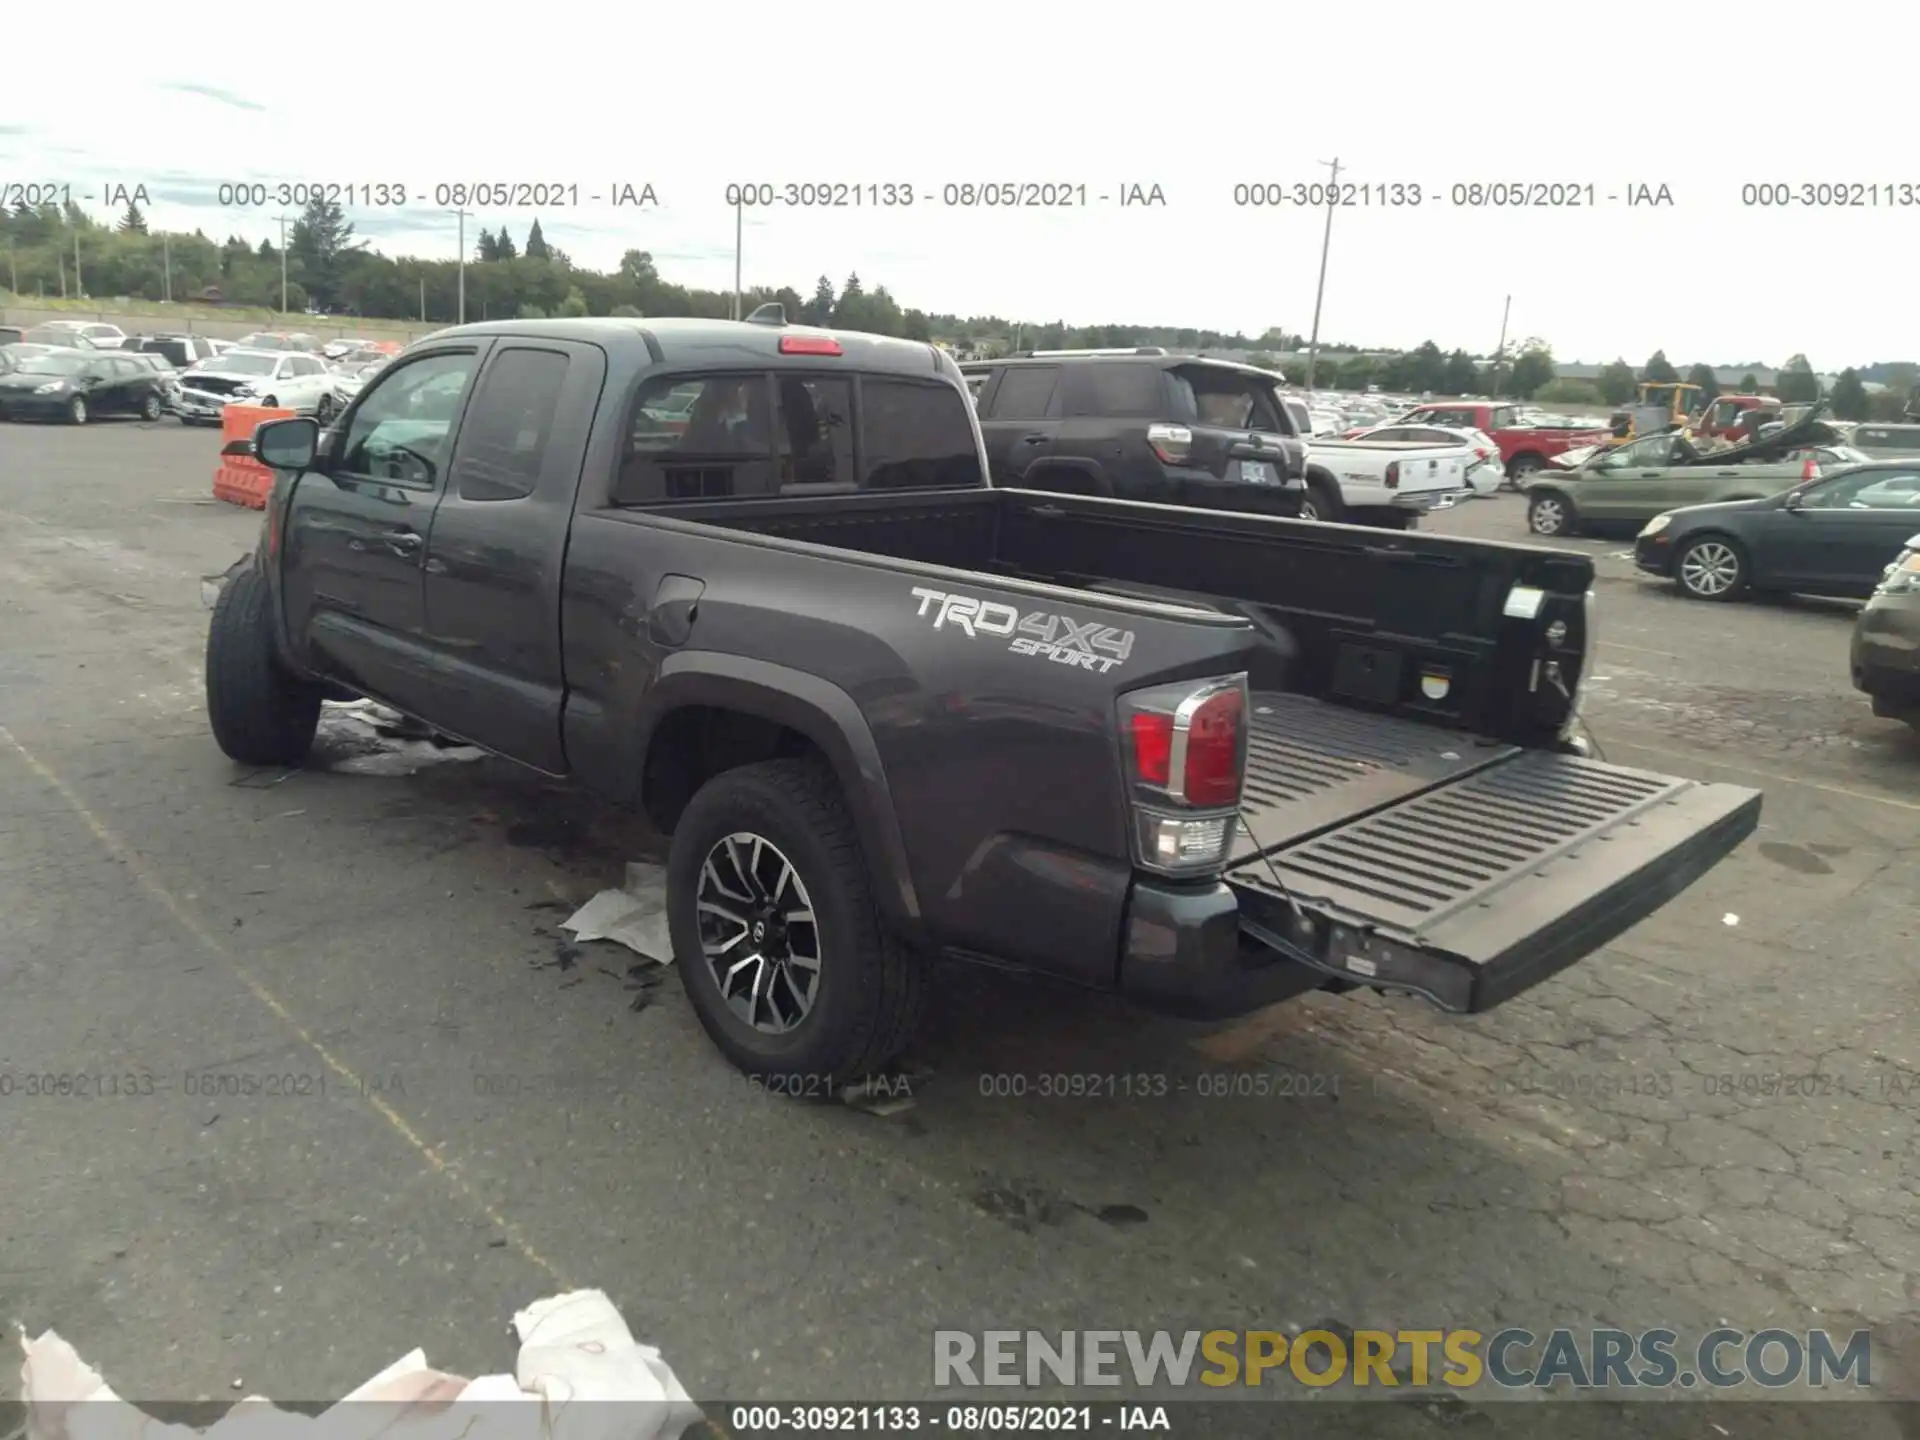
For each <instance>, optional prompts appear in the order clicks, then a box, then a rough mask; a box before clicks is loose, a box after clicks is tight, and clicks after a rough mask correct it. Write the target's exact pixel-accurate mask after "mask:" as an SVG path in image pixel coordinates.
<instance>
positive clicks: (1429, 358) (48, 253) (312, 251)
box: [0, 199, 1920, 419]
mask: <svg viewBox="0 0 1920 1440" xmlns="http://www.w3.org/2000/svg"><path fill="white" fill-rule="evenodd" d="M0 247H4V249H5V251H6V259H7V264H8V272H7V276H6V279H7V283H8V287H9V288H10V289H11V290H12V291H13V292H14V293H15V294H18V295H22V296H25V295H32V294H36V293H37V294H40V295H62V296H65V295H73V296H81V295H96V296H98V295H106V296H126V297H129V298H140V299H144V300H162V299H172V300H175V301H183V302H202V303H223V304H229V305H245V306H257V307H261V308H266V309H286V310H292V311H300V310H305V309H307V308H308V307H309V306H313V307H316V308H318V309H321V310H323V311H325V312H327V313H329V314H334V315H344V316H358V317H363V318H367V319H391V320H419V321H423V322H426V323H428V324H435V323H441V324H450V323H453V322H454V321H455V320H456V319H458V317H459V304H460V301H459V295H460V288H461V277H460V270H461V266H460V265H459V263H458V262H457V261H454V260H429V259H422V258H420V257H418V256H388V255H385V254H382V253H381V252H379V251H377V250H374V249H372V248H371V246H370V245H369V243H368V242H367V241H365V240H363V239H361V238H359V237H357V236H356V235H355V233H354V227H353V225H352V223H351V222H350V221H348V220H347V218H346V216H345V214H344V212H343V211H342V209H341V207H340V206H339V205H338V204H332V203H328V202H327V201H325V200H323V199H317V200H315V201H314V202H313V203H311V204H309V205H308V206H307V207H306V209H305V210H304V212H303V213H302V214H301V215H300V216H299V218H298V219H296V220H295V221H294V222H293V223H292V224H291V226H289V227H288V230H287V232H286V253H285V254H284V255H282V254H281V252H280V250H279V248H278V247H276V246H275V245H274V244H273V242H272V241H270V240H263V241H261V242H260V243H258V244H257V245H256V244H251V243H249V242H248V241H246V240H244V239H242V238H241V237H239V236H229V237H228V238H227V239H226V240H225V241H216V240H214V239H212V238H210V237H209V236H207V235H206V234H205V233H204V232H202V231H198V230H196V231H193V232H191V233H167V234H162V233H159V232H156V231H154V230H153V229H152V228H151V227H150V226H149V225H148V223H147V219H146V216H145V215H144V214H143V213H142V212H141V211H140V209H139V208H138V206H136V205H129V206H128V208H127V210H126V211H125V212H124V213H123V214H122V215H121V216H120V218H119V220H118V223H117V224H113V225H108V224H103V223H102V222H100V221H99V220H96V219H95V218H94V217H92V216H90V215H89V214H87V213H86V211H85V210H83V209H82V208H81V207H80V206H78V205H76V204H73V203H72V202H69V203H67V204H66V205H64V206H59V205H45V206H42V207H40V208H38V209H34V208H31V207H29V206H27V205H26V204H25V203H24V202H22V203H21V204H20V205H18V206H16V207H15V208H14V209H13V210H12V211H11V212H8V211H5V210H4V209H0ZM465 271H466V275H465V290H466V315H467V318H468V319H469V320H487V319H503V318H505V319H510V318H525V319H538V318H542V317H545V316H550V315H559V316H570V315H627V316H671V315H686V316H699V317H704V318H709V319H723V318H726V317H728V316H730V315H731V314H732V313H733V303H734V297H733V294H732V292H731V291H725V290H702V289H698V288H696V287H691V286H685V285H677V284H674V283H672V282H671V281H669V280H667V279H666V278H664V277H663V276H662V275H661V274H660V273H659V270H658V268H657V267H656V266H655V264H654V260H653V256H652V255H651V254H650V253H649V252H647V251H645V250H638V249H635V250H628V251H627V252H626V253H625V254H624V255H623V256H622V257H621V259H620V263H619V265H618V266H617V267H615V268H614V269H613V270H611V271H598V270H592V269H588V268H587V267H585V266H581V265H577V264H575V263H574V262H573V260H572V259H571V258H570V257H569V256H568V255H567V254H566V253H565V252H564V251H563V250H561V249H560V248H559V247H557V246H555V245H553V244H551V243H550V242H549V241H548V240H547V238H546V236H545V234H544V233H543V231H542V230H541V227H540V222H539V221H538V220H537V219H536V220H534V221H533V222H532V224H531V225H530V227H529V228H528V230H527V232H526V235H525V238H524V240H518V241H517V240H516V239H515V238H514V236H513V235H512V234H511V233H510V232H509V231H508V230H507V228H506V227H505V226H502V227H500V228H499V229H498V230H484V229H483V230H482V231H481V232H480V235H479V237H478V240H477V242H476V244H475V247H474V253H473V255H472V257H471V259H470V260H469V262H468V263H467V265H466V267H465ZM770 301H773V302H778V303H780V304H782V305H784V306H785V307H786V312H787V314H788V316H789V317H791V318H793V319H795V320H798V321H801V322H803V323H806V324H811V325H831V326H834V327H836V328H839V329H845V330H860V331H866V332H869V333H873V334H881V335H894V336H899V337H902V338H905V339H912V340H933V339H938V340H941V341H943V342H945V343H948V344H950V345H953V346H955V347H957V348H959V349H961V350H963V351H972V352H977V353H980V354H983V355H993V354H1000V353H1005V352H1006V351H1008V350H1010V349H1016V348H1018V349H1046V350H1054V349H1070V348H1080V347H1086V348H1127V347H1132V346H1143V345H1158V346H1165V347H1166V348H1168V349H1174V350H1234V351H1243V352H1246V353H1247V354H1248V355H1249V358H1250V359H1251V360H1252V361H1253V363H1255V364H1258V365H1262V366H1264V367H1265V368H1268V369H1275V370H1279V371H1280V372H1281V373H1283V374H1285V375H1286V377H1287V379H1288V380H1289V381H1291V382H1292V383H1294V384H1304V383H1305V381H1306V378H1307V376H1306V369H1307V367H1306V365H1305V363H1304V362H1303V361H1301V360H1299V359H1296V358H1291V357H1290V356H1289V352H1297V351H1298V350H1300V349H1302V348H1304V346H1305V343H1306V342H1305V339H1304V337H1302V336H1300V335H1297V334H1292V333H1290V332H1287V331H1285V330H1282V329H1279V328H1272V329H1269V330H1267V331H1265V332H1264V333H1262V334H1260V335H1258V336H1254V337H1249V336H1246V335H1244V334H1242V333H1239V332H1234V333H1227V332H1224V331H1218V330H1205V329H1196V328H1188V327H1175V326H1155V325H1119V324H1108V325H1078V326H1075V325H1068V324H1066V323H1065V322H1064V321H1053V322H1050V323H1039V324H1035V323H1032V322H1016V321H1010V320H1007V319H1005V318H1003V317H1000V316H993V315H985V316H968V317H961V316H958V315H951V314H943V313H937V312H931V311H926V310H920V309H917V308H914V307H911V306H902V305H901V304H900V303H899V302H898V301H897V300H896V299H895V298H894V297H893V295H892V294H890V293H889V292H888V290H887V288H886V287H885V286H884V285H873V286H869V285H868V284H866V283H865V282H864V281H862V279H861V278H860V276H859V275H858V274H853V275H849V276H848V277H847V279H846V280H844V281H843V282H841V283H840V284H839V285H837V286H836V285H835V284H834V283H833V281H832V280H831V279H829V278H828V277H827V276H824V275H823V276H821V277H820V278H819V279H818V280H817V281H816V282H815V283H814V286H813V289H812V291H811V292H810V293H809V294H806V295H802V294H801V293H800V292H799V291H798V290H795V289H793V288H791V287H788V286H778V287H765V286H759V287H755V288H753V289H752V290H750V291H747V292H745V293H743V295H742V296H741V304H742V309H743V312H744V311H747V310H751V309H753V308H754V307H755V306H757V305H761V304H765V303H767V302H770ZM1872 368H1873V370H1875V371H1877V372H1884V373H1882V374H1881V375H1880V376H1879V378H1881V379H1882V380H1884V381H1885V382H1886V383H1887V384H1888V386H1889V388H1888V391H1887V392H1886V393H1883V394H1878V395H1875V394H1871V393H1870V392H1868V390H1867V389H1866V386H1865V377H1863V375H1862V374H1861V372H1860V371H1859V370H1858V369H1848V370H1845V371H1843V372H1842V373H1841V374H1840V376H1839V377H1838V380H1837V382H1836V384H1835V385H1834V387H1833V390H1832V393H1831V395H1829V396H1828V397H1827V398H1828V399H1829V400H1830V401H1831V403H1832V405H1833V408H1834V411H1835V413H1836V414H1837V415H1839V416H1840V417H1841V418H1844V419H1869V418H1894V417H1896V416H1897V415H1898V414H1899V411H1900V408H1901V406H1902V404H1903V403H1904V402H1905V399H1906V396H1907V393H1908V390H1909V389H1910V388H1911V386H1912V385H1913V383H1915V380H1916V378H1920V377H1916V374H1915V367H1913V366H1909V365H1892V366H1875V367H1872ZM1680 378H1681V376H1680V374H1679V372H1678V371H1677V369H1676V368H1675V367H1674V366H1673V365H1672V364H1671V363H1669V362H1668V360H1667V357H1666V354H1665V353H1664V352H1663V351H1655V352H1654V353H1653V355H1652V356H1651V357H1649V359H1648V360H1647V363H1646V364H1645V365H1644V366H1642V367H1641V368H1640V369H1639V370H1638V371H1636V370H1635V369H1634V367H1633V366H1631V365H1629V364H1628V363H1627V362H1626V361H1625V360H1624V359H1620V360H1616V361H1615V362H1614V363H1613V364H1611V365H1609V366H1607V367H1605V368H1604V369H1603V370H1602V371H1601V372H1600V374H1599V376H1598V377H1597V378H1596V379H1594V380H1591V381H1588V380H1583V379H1577V378H1573V377H1566V378H1561V377H1560V376H1559V375H1558V372H1557V367H1556V365H1555V362H1554V358H1553V352H1552V347H1551V346H1550V345H1549V344H1548V343H1547V342H1546V341H1544V340H1540V339H1530V340H1525V341H1522V342H1521V343H1520V344H1518V345H1516V346H1514V347H1512V349H1511V351H1510V353H1509V354H1508V355H1504V356H1501V357H1498V358H1497V359H1496V360H1495V361H1488V360H1487V359H1485V358H1483V357H1479V356H1475V355H1472V354H1469V353H1468V352H1466V351H1464V350H1453V351H1443V350H1441V348H1440V347H1439V346H1438V345H1437V344H1435V343H1434V342H1433V341H1431V340H1429V341H1426V342H1425V343H1423V344H1421V345H1418V346H1416V347H1415V348H1414V349H1412V350H1408V351H1404V352H1399V353H1392V354H1382V353H1367V352H1363V351H1362V350H1361V349H1360V347H1358V346H1353V345H1345V344H1327V345H1323V346H1322V347H1321V349H1320V353H1319V355H1318V358H1317V361H1316V364H1315V374H1314V380H1315V383H1316V384H1318V385H1321V386H1325V387H1327V388H1333V389H1341V390H1366V389H1367V388H1369V387H1370V386H1378V387H1379V388H1380V389H1381V390H1384V391H1389V392H1397V393H1402V394H1405V393H1431V394H1435V395H1474V394H1495V393H1497V394H1499V395H1501V396H1511V397H1514V398H1516V399H1522V400H1534V401H1538V402H1540V403H1543V404H1604V405H1618V404H1621V403H1623V402H1625V401H1627V400H1630V399H1631V398H1632V397H1633V395H1634V393H1635V391H1636V389H1637V387H1638V385H1639V384H1640V382H1641V381H1642V380H1653V381H1673V380H1678V379H1680ZM1686 378H1687V379H1688V380H1690V381H1691V382H1693V383H1694V384H1697V385H1700V386H1701V387H1702V388H1703V389H1704V390H1706V391H1707V393H1708V394H1709V395H1714V394H1717V393H1718V391H1719V387H1718V385H1717V383H1716V381H1715V377H1714V373H1713V371H1712V369H1711V368H1710V367H1708V366H1707V365H1704V364H1696V365H1693V366H1692V367H1690V369H1689V370H1688V372H1687V375H1686ZM1740 388H1741V390H1743V391H1747V392H1752V391H1754V390H1757V389H1758V379H1757V377H1756V376H1755V375H1753V374H1751V373H1749V374H1748V375H1746V376H1744V377H1743V379H1742V381H1741V387H1740ZM1775 389H1776V391H1777V393H1778V394H1779V397H1780V398H1781V399H1782V400H1785V401H1796V400H1812V399H1818V398H1819V396H1820V382H1819V379H1818V377H1817V376H1816V375H1815V374H1814V372H1813V368H1812V366H1811V365H1810V364H1809V363H1808V362H1807V359H1806V357H1805V356H1804V355H1795V356H1794V357H1793V358H1792V359H1791V360H1789V361H1788V362H1787V364H1786V366H1785V367H1784V368H1783V369H1782V371H1781V372H1780V375H1779V379H1778V383H1777V385H1776V386H1775Z"/></svg>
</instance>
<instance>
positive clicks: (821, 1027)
mask: <svg viewBox="0 0 1920 1440" xmlns="http://www.w3.org/2000/svg"><path fill="white" fill-rule="evenodd" d="M667 921H668V927H669V930H670V933H671V935H672V938H673V953H674V959H675V961H676V963H677V964H678V965H679V967H680V972H681V975H682V977H683V979H684V980H685V982H686V987H687V995H688V998H689V999H691V1000H692V1002H693V1009H694V1014H695V1015H697V1016H698V1017H699V1020H700V1024H701V1026H702V1027H703V1028H704V1029H705V1030H706V1032H707V1034H708V1036H709V1037H710V1038H711V1039H712V1040H713V1043H714V1044H715V1045H717V1046H718V1047H719V1048H720V1050H721V1052H722V1053H723V1054H724V1055H726V1057H727V1058H728V1059H729V1060H731V1061H732V1062H733V1063H734V1064H735V1065H736V1066H738V1067H739V1068H740V1069H741V1070H743V1071H745V1072H746V1073H747V1074H749V1075H758V1076H766V1077H769V1078H775V1079H781V1080H786V1081H789V1082H791V1083H790V1086H789V1087H788V1088H789V1092H790V1093H793V1094H817V1095H830V1094H832V1093H834V1092H835V1091H836V1090H837V1089H838V1088H839V1087H840V1086H842V1085H845V1084H849V1083H851V1082H853V1081H857V1080H860V1079H862V1078H864V1077H865V1076H868V1075H871V1074H873V1073H874V1072H876V1071H878V1070H880V1069H881V1068H882V1067H883V1066H885V1065H886V1064H887V1062H888V1061H890V1060H892V1059H894V1058H895V1057H896V1056H897V1055H898V1054H899V1053H900V1051H901V1050H902V1049H904V1048H905V1046H906V1044H907V1042H908V1041H909V1040H910V1039H911V1038H912V1036H913V1031H914V1029H915V1028H916V1027H917V1026H918V1024H919V1021H920V1016H921V1013H922V1011H923V1010H924V1008H925V1004H926V988H927V973H926V963H925V961H924V960H923V958H922V957H920V956H919V955H916V954H914V953H912V952H911V951H909V950H907V949H906V948H905V947H903V946H901V945H899V944H898V943H897V942H896V941H894V940H893V939H892V938H891V937H889V936H888V935H887V934H886V933H885V931H884V930H883V929H882V927H881V924H880V917H879V913H878V911H877V910H876V909H875V907H874V902H873V886H872V881H871V879H870V878H869V876H868V873H867V864H866V857H865V855H864V853H863V852H862V849H861V845H860V836H859V833H858V831H857V830H856V828H855V826H854V823H853V817H852V815H851V814H850V813H849V812H848V809H847V805H846V801H845V800H844V799H843V798H842V796H841V793H840V786H839V783H838V781H837V780H836V779H835V778H834V775H833V773H832V771H830V770H829V769H828V768H827V767H826V766H825V765H824V764H822V763H821V762H819V761H818V760H813V759H791V760H765V761H760V762H758V763H756V764H752V765H743V766H740V767H739V768H737V769H733V770H728V771H726V772H724V773H722V774H720V775H717V776H715V777H714V778H713V779H711V780H709V781H708V782H707V783H706V784H705V785H703V786H702V787H701V788H700V790H699V791H698V793H696V794H695V795H694V797H693V799H692V800H691V801H690V802H689V803H688V805H687V808H686V810H685V812H684V813H683V814H682V815H681V816H680V820H679V823H678V824H677V825H675V826H674V831H673V847H672V850H671V852H670V853H669V855H668V858H667Z"/></svg>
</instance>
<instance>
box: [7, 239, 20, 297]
mask: <svg viewBox="0 0 1920 1440" xmlns="http://www.w3.org/2000/svg"><path fill="white" fill-rule="evenodd" d="M7 290H8V292H9V293H10V294H14V295H18V294H19V293H20V256H19V255H18V254H17V253H16V252H15V251H14V248H13V241H12V240H11V239H9V240H8V241H7Z"/></svg>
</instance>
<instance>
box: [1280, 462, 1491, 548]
mask: <svg viewBox="0 0 1920 1440" xmlns="http://www.w3.org/2000/svg"><path fill="white" fill-rule="evenodd" d="M1477 458H1478V457H1476V456H1475V454H1474V452H1473V447H1472V446H1470V445H1429V444H1424V443H1421V442H1419V441H1393V440H1313V441H1311V442H1310V443H1309V444H1308V446H1307V476H1306V478H1307V497H1306V500H1305V501H1304V502H1303V504H1302V508H1301V512H1300V514H1301V517H1302V518H1303V519H1307V520H1327V521H1335V522H1341V523H1345V524H1348V525H1377V526H1380V527H1382V528H1385V529H1395V530H1410V529H1412V528H1413V526H1414V524H1415V523H1416V522H1417V521H1418V520H1419V518H1420V516H1422V515H1425V514H1427V513H1429V512H1431V511H1434V510H1445V509H1447V508H1448V507H1450V506H1452V505H1454V504H1455V503H1457V502H1458V501H1461V500H1464V499H1466V498H1467V497H1468V496H1470V495H1472V494H1473V486H1472V485H1471V484H1470V483H1469V481H1468V479H1467V471H1468V470H1469V469H1470V468H1471V467H1472V466H1473V464H1474V462H1475V460H1476V459H1477Z"/></svg>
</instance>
